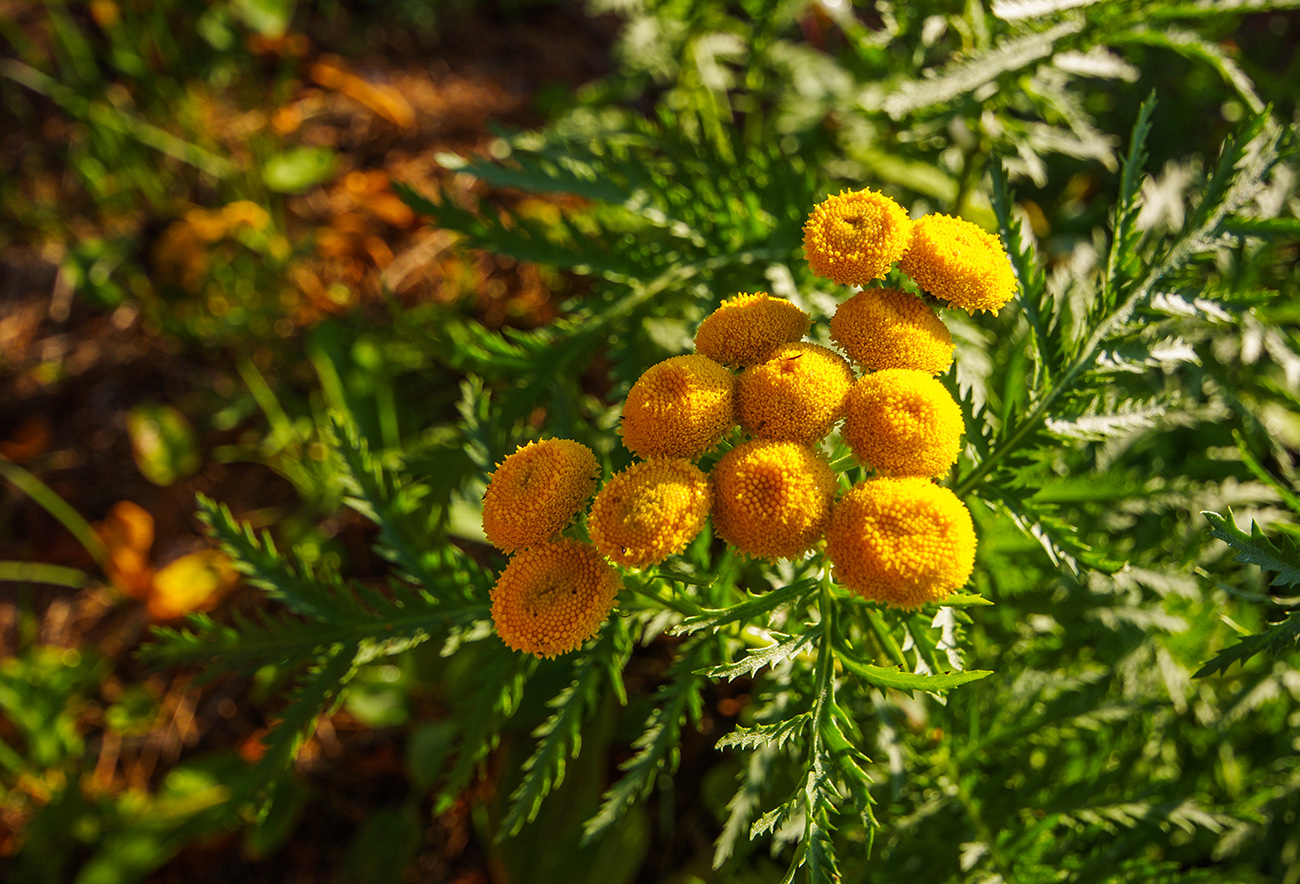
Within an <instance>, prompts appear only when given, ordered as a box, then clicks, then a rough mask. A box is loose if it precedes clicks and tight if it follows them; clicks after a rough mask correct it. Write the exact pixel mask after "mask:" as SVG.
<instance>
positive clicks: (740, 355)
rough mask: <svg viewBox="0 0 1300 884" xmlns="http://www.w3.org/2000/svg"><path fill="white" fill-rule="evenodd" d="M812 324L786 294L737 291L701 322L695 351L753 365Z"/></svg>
mask: <svg viewBox="0 0 1300 884" xmlns="http://www.w3.org/2000/svg"><path fill="white" fill-rule="evenodd" d="M811 326H812V320H811V319H810V318H809V316H808V314H807V313H805V312H803V311H802V310H800V309H799V308H798V307H796V306H795V305H794V304H791V303H790V302H789V301H787V300H785V299H784V298H773V297H772V296H771V295H769V294H767V293H766V292H757V293H755V294H741V295H736V296H735V297H734V298H728V299H727V300H725V301H723V302H722V304H721V306H719V307H718V309H717V310H714V311H713V312H712V313H710V314H709V315H708V316H706V317H705V318H704V321H703V322H701V323H700V327H699V329H698V330H697V331H696V332H695V352H696V353H699V354H701V355H704V356H707V357H709V358H710V359H713V360H715V361H717V362H722V363H725V364H726V365H739V366H745V365H753V364H754V363H755V362H762V361H763V360H764V359H766V358H767V357H768V356H770V355H771V354H772V351H773V350H775V349H776V348H777V347H779V346H781V345H782V344H791V343H794V342H795V341H798V340H799V339H800V338H802V337H803V336H804V335H806V334H807V333H808V329H809V328H811Z"/></svg>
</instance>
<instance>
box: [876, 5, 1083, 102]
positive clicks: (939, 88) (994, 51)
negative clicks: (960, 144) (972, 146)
mask: <svg viewBox="0 0 1300 884" xmlns="http://www.w3.org/2000/svg"><path fill="white" fill-rule="evenodd" d="M1082 28H1083V22H1082V21H1078V20H1074V21H1064V22H1061V23H1059V24H1057V25H1055V26H1053V27H1051V28H1049V29H1048V30H1046V31H1042V32H1039V33H1030V34H1024V35H1021V36H1017V37H1012V38H1009V39H1007V40H1004V41H1002V42H1001V43H999V44H997V45H996V46H994V47H992V48H991V49H989V50H987V51H985V52H982V53H977V54H974V55H972V56H971V57H970V58H966V59H963V60H962V61H959V62H955V63H953V64H950V65H948V66H947V67H945V68H943V69H942V70H941V71H939V73H938V74H936V75H935V76H933V77H928V78H925V79H921V80H911V81H908V82H904V83H900V84H898V85H896V86H895V87H894V88H892V89H890V90H889V93H888V96H887V97H886V98H885V99H884V101H882V102H881V104H880V108H881V110H883V111H884V112H885V113H887V114H889V116H890V117H892V118H893V119H895V120H899V119H902V118H903V117H905V116H907V115H909V114H914V113H916V112H918V111H921V110H925V109H927V108H931V107H935V106H937V105H941V104H945V103H947V102H950V101H952V100H954V99H957V98H960V97H963V96H967V95H970V94H971V93H972V92H974V91H975V90H976V89H978V88H979V87H981V86H984V85H985V84H987V83H991V82H993V81H994V80H996V79H998V78H999V77H1001V76H1003V75H1005V74H1008V73H1012V72H1016V71H1021V70H1024V69H1025V68H1027V67H1030V66H1031V65H1034V64H1036V63H1038V62H1040V61H1042V60H1043V59H1045V58H1047V57H1049V56H1050V55H1051V54H1052V52H1053V50H1054V49H1055V47H1056V44H1057V42H1058V41H1060V40H1062V39H1064V38H1065V37H1068V36H1070V35H1072V34H1076V33H1078V32H1079V31H1080V30H1082Z"/></svg>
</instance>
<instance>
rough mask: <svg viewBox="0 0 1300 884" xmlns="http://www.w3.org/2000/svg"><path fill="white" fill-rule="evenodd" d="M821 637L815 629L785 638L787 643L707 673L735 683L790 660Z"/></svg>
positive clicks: (773, 645) (751, 653)
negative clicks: (765, 667) (746, 676)
mask: <svg viewBox="0 0 1300 884" xmlns="http://www.w3.org/2000/svg"><path fill="white" fill-rule="evenodd" d="M820 637H821V629H820V628H817V627H814V628H812V629H809V630H807V631H806V632H803V633H801V634H800V635H796V636H794V637H793V638H789V637H786V636H783V638H785V639H786V640H785V641H777V642H774V643H773V644H771V645H769V646H767V647H766V648H759V649H757V650H754V651H750V652H749V653H748V654H746V655H745V656H744V657H743V658H741V659H740V660H738V661H736V662H735V663H724V664H722V665H721V666H715V667H713V668H712V669H709V670H707V671H705V673H704V674H705V675H707V676H708V677H709V678H725V679H727V680H728V681H734V680H735V679H737V678H739V677H740V676H742V675H753V674H754V673H755V672H757V671H758V670H760V669H762V668H763V667H764V666H771V665H773V664H775V663H779V662H781V661H782V660H788V659H790V658H791V657H793V656H795V655H796V654H798V653H799V652H800V651H802V650H803V649H804V648H805V647H808V646H811V645H812V644H813V643H815V642H816V641H817V639H818V638H820Z"/></svg>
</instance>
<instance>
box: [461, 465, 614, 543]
mask: <svg viewBox="0 0 1300 884" xmlns="http://www.w3.org/2000/svg"><path fill="white" fill-rule="evenodd" d="M599 477H600V465H599V464H598V463H596V456H595V455H594V454H592V453H591V449H590V448H588V447H587V446H585V445H583V444H581V443H580V442H574V441H573V440H572V439H543V440H542V441H540V442H529V443H528V444H527V445H521V446H520V447H519V448H518V449H516V450H515V452H514V453H513V454H511V455H509V456H508V457H507V458H506V459H505V460H503V461H502V462H501V463H499V464H497V469H496V471H495V472H494V473H493V474H492V476H491V478H489V479H488V486H487V491H485V492H484V494H483V533H484V534H486V535H487V539H488V540H490V541H491V542H492V544H493V545H494V546H496V547H497V548H498V549H501V550H504V551H505V552H513V551H514V550H517V549H522V548H523V547H526V546H532V545H533V544H535V543H542V542H543V541H546V540H550V539H551V538H552V537H554V536H555V535H556V534H558V533H560V531H562V530H563V529H564V526H565V525H568V524H569V522H570V521H572V519H573V517H574V516H575V515H577V514H578V511H579V510H581V509H582V507H583V504H585V503H586V502H587V500H588V499H589V498H590V497H591V495H592V492H594V491H595V490H596V480H597V479H598V478H599Z"/></svg>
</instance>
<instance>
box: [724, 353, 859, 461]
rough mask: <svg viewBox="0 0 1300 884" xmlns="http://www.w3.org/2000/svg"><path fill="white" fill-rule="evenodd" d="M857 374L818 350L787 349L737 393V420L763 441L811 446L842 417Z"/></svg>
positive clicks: (744, 377)
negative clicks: (808, 444) (783, 441)
mask: <svg viewBox="0 0 1300 884" xmlns="http://www.w3.org/2000/svg"><path fill="white" fill-rule="evenodd" d="M852 386H853V369H852V368H851V367H850V366H849V364H848V362H847V361H845V359H844V357H843V356H841V355H840V354H838V353H836V352H835V351H834V350H831V349H829V348H827V347H823V346H821V345H820V344H809V343H799V344H786V345H784V346H782V347H779V348H777V350H776V351H775V352H774V353H772V355H771V356H769V357H768V358H767V360H766V361H764V362H760V363H758V364H757V365H751V366H750V367H749V368H747V369H745V370H744V372H742V373H741V375H740V383H739V384H738V385H737V388H736V418H737V420H739V422H740V425H741V426H742V427H744V428H745V429H746V430H748V431H749V432H751V433H753V434H754V435H755V436H759V437H761V438H764V439H784V440H788V441H792V442H804V443H811V442H815V441H816V440H818V439H820V438H822V437H823V436H825V435H826V434H827V433H829V432H830V429H831V427H832V426H834V425H835V422H836V421H837V420H839V419H840V417H841V416H842V415H843V414H844V397H845V396H847V395H848V392H849V388H850V387H852Z"/></svg>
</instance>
